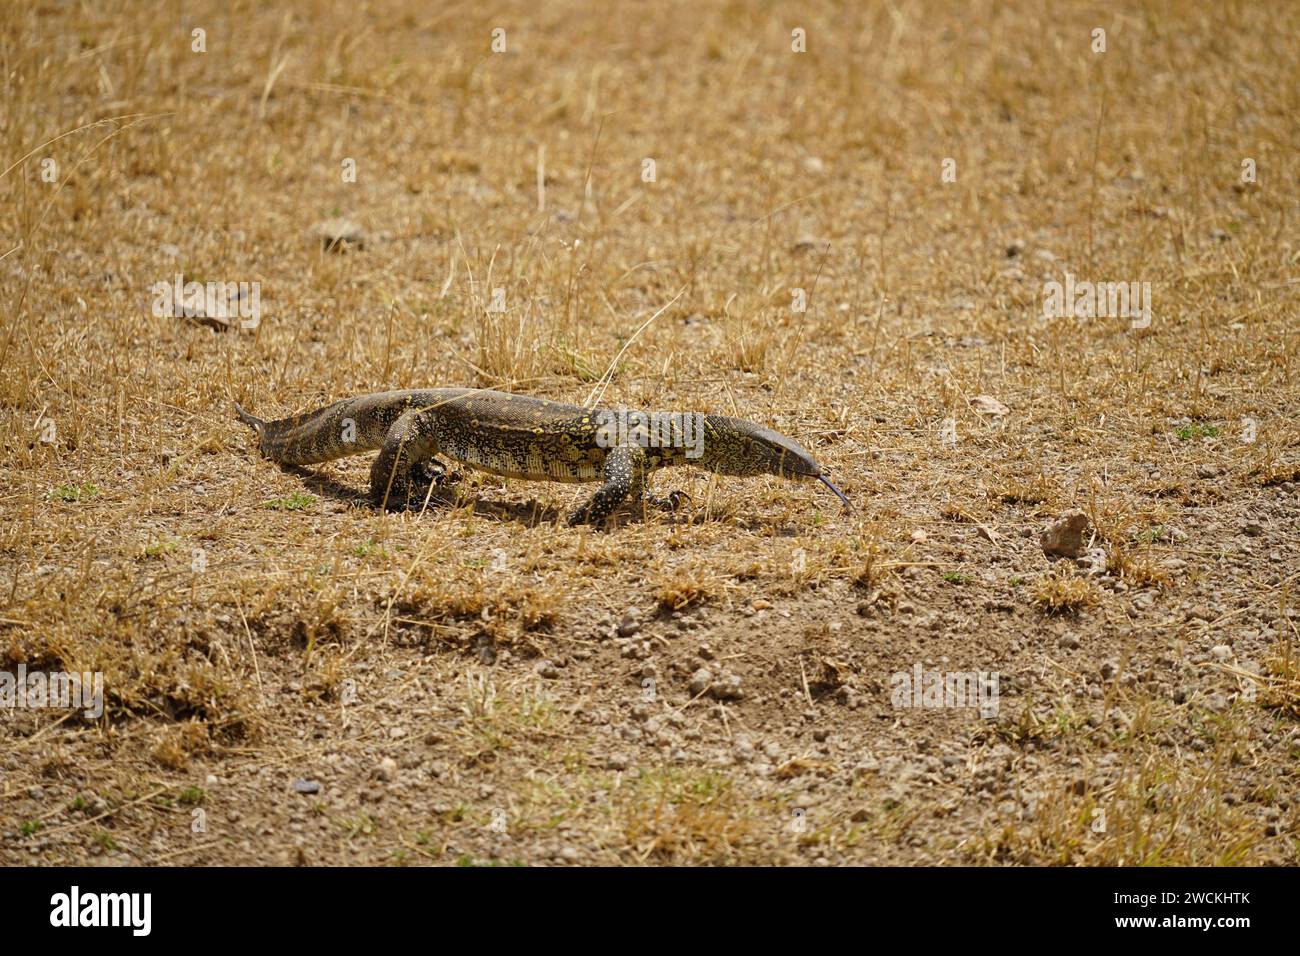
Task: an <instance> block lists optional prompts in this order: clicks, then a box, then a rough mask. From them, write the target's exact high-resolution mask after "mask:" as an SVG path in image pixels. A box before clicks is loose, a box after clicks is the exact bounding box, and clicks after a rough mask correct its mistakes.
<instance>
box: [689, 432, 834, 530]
mask: <svg viewBox="0 0 1300 956" xmlns="http://www.w3.org/2000/svg"><path fill="white" fill-rule="evenodd" d="M701 451H702V454H701V456H700V459H699V461H698V462H697V464H699V465H700V466H701V467H703V468H707V469H709V470H710V471H716V472H718V473H719V474H722V475H780V476H781V477H782V478H816V479H817V480H818V481H820V482H821V483H822V484H824V485H825V486H826V487H827V488H829V489H830V490H831V491H833V492H835V494H836V496H837V497H838V498H839V499H840V501H842V502H844V507H845V508H848V507H849V499H848V498H846V497H844V493H843V492H842V491H840V490H839V489H838V488H836V487H835V486H834V485H833V484H831V482H830V480H829V479H828V478H827V477H826V471H825V469H824V468H822V466H821V465H819V464H817V460H816V459H815V458H813V456H812V455H810V454H808V451H807V450H806V449H805V448H804V447H803V446H802V445H800V444H799V443H798V442H796V441H792V440H791V439H789V438H786V437H785V436H784V435H782V434H780V433H779V432H774V431H772V429H770V428H764V427H763V426H762V425H756V424H754V423H753V422H748V421H745V420H744V419H743V418H728V417H727V416H725V415H706V416H705V418H704V441H703V448H702V449H701Z"/></svg>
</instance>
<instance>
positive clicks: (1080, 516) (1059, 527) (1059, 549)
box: [1038, 508, 1089, 558]
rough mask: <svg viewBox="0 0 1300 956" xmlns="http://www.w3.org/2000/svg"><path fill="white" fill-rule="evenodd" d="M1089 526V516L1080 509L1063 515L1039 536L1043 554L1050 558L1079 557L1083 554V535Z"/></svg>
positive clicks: (1074, 509)
mask: <svg viewBox="0 0 1300 956" xmlns="http://www.w3.org/2000/svg"><path fill="white" fill-rule="evenodd" d="M1088 526H1089V521H1088V516H1087V515H1086V514H1085V513H1084V512H1083V511H1082V510H1080V509H1079V508H1072V509H1071V510H1069V511H1066V512H1064V513H1062V514H1061V515H1059V516H1058V517H1057V518H1056V519H1055V520H1054V521H1052V523H1051V524H1049V525H1048V526H1047V527H1046V528H1044V529H1043V532H1042V534H1041V535H1039V538H1038V541H1039V543H1040V544H1041V545H1042V547H1043V554H1045V555H1047V556H1048V557H1049V558H1051V557H1063V558H1077V557H1079V555H1081V554H1082V553H1083V535H1084V532H1085V531H1087V530H1088Z"/></svg>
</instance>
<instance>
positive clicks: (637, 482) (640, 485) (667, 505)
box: [628, 469, 691, 511]
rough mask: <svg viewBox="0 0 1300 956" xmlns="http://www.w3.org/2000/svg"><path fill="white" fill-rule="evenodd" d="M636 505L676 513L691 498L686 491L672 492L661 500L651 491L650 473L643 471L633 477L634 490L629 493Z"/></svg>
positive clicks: (646, 470)
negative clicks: (644, 505)
mask: <svg viewBox="0 0 1300 956" xmlns="http://www.w3.org/2000/svg"><path fill="white" fill-rule="evenodd" d="M628 495H629V496H630V497H631V499H632V502H633V503H634V504H637V503H640V502H644V503H645V504H646V505H648V506H650V507H651V508H658V509H659V510H660V511H676V510H677V509H678V508H680V507H681V506H682V502H683V501H690V500H691V496H690V495H688V494H687V493H686V492H684V491H671V492H669V493H668V497H666V498H661V497H660V496H659V495H656V494H655V493H654V492H652V491H651V490H650V472H649V470H648V469H642V470H641V471H638V472H637V473H636V474H635V475H633V476H632V488H631V490H630V491H629V492H628Z"/></svg>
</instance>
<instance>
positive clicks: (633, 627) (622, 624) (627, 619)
mask: <svg viewBox="0 0 1300 956" xmlns="http://www.w3.org/2000/svg"><path fill="white" fill-rule="evenodd" d="M639 630H641V621H640V615H639V614H637V611H636V608H632V607H630V608H628V609H627V611H626V612H625V613H624V614H623V619H622V620H621V621H619V622H618V636H619V637H631V636H632V635H633V634H635V633H637V632H638V631H639Z"/></svg>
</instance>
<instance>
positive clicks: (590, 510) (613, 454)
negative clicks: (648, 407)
mask: <svg viewBox="0 0 1300 956" xmlns="http://www.w3.org/2000/svg"><path fill="white" fill-rule="evenodd" d="M644 461H645V450H644V449H642V448H641V447H639V446H633V447H631V448H611V449H610V450H609V454H607V455H606V456H605V467H604V468H603V469H602V470H601V476H602V477H603V478H604V479H605V483H604V484H603V485H601V486H600V490H599V491H597V492H596V493H595V494H594V495H592V496H591V498H590V499H589V500H588V501H587V502H586V503H585V504H584V505H583V506H582V507H580V508H578V509H577V510H576V511H574V512H573V513H572V514H571V515H569V524H571V525H575V524H582V523H583V522H584V521H585V522H587V523H588V524H600V523H601V522H602V521H604V520H605V519H606V518H608V517H609V516H610V515H611V514H613V513H614V509H615V508H617V507H618V506H619V505H620V504H622V503H623V499H624V498H626V497H627V493H628V492H629V491H631V490H632V484H633V482H634V480H635V477H636V475H637V473H638V472H639V471H640V470H641V467H642V465H643V463H644Z"/></svg>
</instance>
